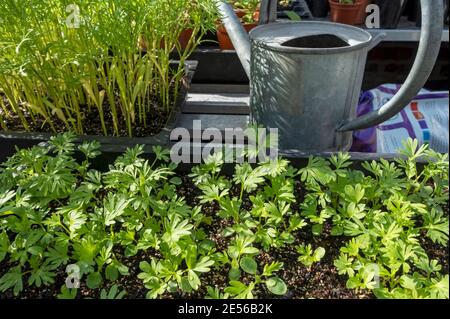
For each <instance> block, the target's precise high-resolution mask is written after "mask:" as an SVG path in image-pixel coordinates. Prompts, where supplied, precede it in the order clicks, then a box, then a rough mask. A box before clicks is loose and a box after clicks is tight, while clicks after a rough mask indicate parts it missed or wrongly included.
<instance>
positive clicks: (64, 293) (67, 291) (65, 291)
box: [56, 285, 78, 300]
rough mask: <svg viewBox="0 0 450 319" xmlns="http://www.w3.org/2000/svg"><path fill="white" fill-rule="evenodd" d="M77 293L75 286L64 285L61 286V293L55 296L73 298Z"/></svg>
mask: <svg viewBox="0 0 450 319" xmlns="http://www.w3.org/2000/svg"><path fill="white" fill-rule="evenodd" d="M77 294H78V289H76V288H67V286H66V285H63V286H62V287H61V293H60V294H58V295H57V296H56V298H58V299H69V300H70V299H75V298H76V297H77Z"/></svg>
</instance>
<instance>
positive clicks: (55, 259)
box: [44, 243, 69, 268]
mask: <svg viewBox="0 0 450 319" xmlns="http://www.w3.org/2000/svg"><path fill="white" fill-rule="evenodd" d="M68 249H69V246H68V244H67V243H58V244H56V245H55V247H54V248H53V247H49V248H48V250H47V252H45V253H44V255H45V256H46V257H47V260H46V262H48V263H49V264H50V265H52V266H53V267H54V268H58V267H59V266H61V265H65V264H67V262H68V261H69V256H68Z"/></svg>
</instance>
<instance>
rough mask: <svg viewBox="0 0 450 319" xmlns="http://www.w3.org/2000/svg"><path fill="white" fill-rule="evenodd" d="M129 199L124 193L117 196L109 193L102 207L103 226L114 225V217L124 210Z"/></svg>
mask: <svg viewBox="0 0 450 319" xmlns="http://www.w3.org/2000/svg"><path fill="white" fill-rule="evenodd" d="M130 201H131V200H130V199H127V198H126V196H125V195H123V196H122V195H121V196H117V195H113V194H109V195H108V197H107V199H106V203H105V205H104V207H103V216H104V223H105V226H110V225H114V224H115V223H116V219H117V218H118V217H119V216H121V215H122V214H123V213H124V212H125V209H126V208H127V206H128V204H129V203H130Z"/></svg>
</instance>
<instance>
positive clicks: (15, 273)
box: [0, 267, 23, 296]
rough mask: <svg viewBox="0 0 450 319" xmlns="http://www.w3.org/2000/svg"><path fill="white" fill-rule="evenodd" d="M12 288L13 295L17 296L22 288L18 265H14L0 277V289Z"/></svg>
mask: <svg viewBox="0 0 450 319" xmlns="http://www.w3.org/2000/svg"><path fill="white" fill-rule="evenodd" d="M10 288H13V292H14V296H17V295H18V294H19V293H20V292H21V291H22V290H23V282H22V272H21V269H20V267H14V268H11V269H10V270H9V272H7V273H6V274H4V275H3V277H2V278H0V291H2V292H5V291H6V290H8V289H10Z"/></svg>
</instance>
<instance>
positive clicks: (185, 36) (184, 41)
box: [138, 29, 193, 50]
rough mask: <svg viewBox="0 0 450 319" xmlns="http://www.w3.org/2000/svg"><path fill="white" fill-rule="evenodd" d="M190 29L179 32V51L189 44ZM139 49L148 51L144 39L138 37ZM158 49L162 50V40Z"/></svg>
mask: <svg viewBox="0 0 450 319" xmlns="http://www.w3.org/2000/svg"><path fill="white" fill-rule="evenodd" d="M192 32H193V30H192V29H186V30H184V31H183V32H181V34H180V37H179V38H178V41H179V42H180V45H181V49H185V48H186V47H187V45H188V43H189V40H190V39H191V37H192ZM138 45H139V48H140V49H141V50H147V49H148V42H147V40H145V39H144V37H142V36H141V37H140V38H139V41H138ZM159 46H160V48H161V49H162V48H164V40H161V41H160V43H159Z"/></svg>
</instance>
